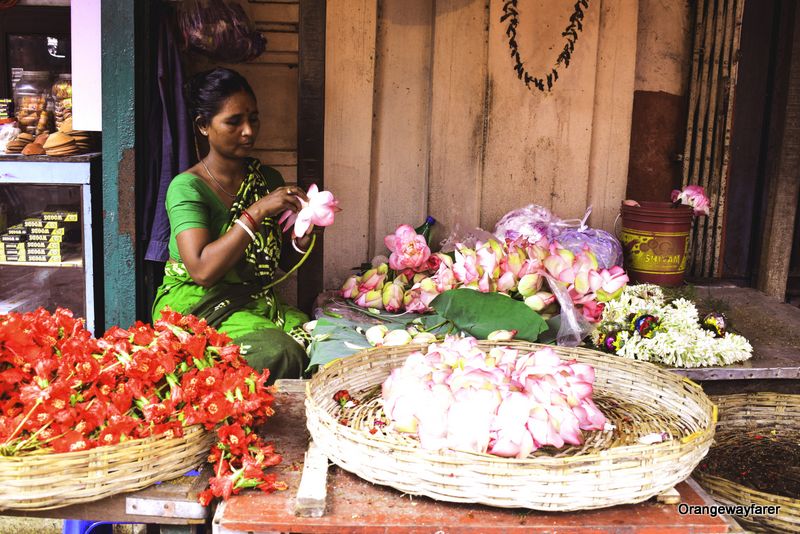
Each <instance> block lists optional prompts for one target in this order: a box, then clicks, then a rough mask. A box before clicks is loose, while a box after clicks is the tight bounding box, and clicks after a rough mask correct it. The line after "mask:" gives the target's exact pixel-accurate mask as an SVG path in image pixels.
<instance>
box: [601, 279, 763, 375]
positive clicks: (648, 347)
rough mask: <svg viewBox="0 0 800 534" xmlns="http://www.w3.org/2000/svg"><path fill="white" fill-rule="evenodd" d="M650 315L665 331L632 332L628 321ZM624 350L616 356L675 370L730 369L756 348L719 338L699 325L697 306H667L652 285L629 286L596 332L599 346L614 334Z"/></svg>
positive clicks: (609, 305) (605, 311) (728, 337)
mask: <svg viewBox="0 0 800 534" xmlns="http://www.w3.org/2000/svg"><path fill="white" fill-rule="evenodd" d="M641 314H648V315H653V316H655V317H658V319H659V323H660V327H659V328H658V329H657V330H656V332H655V334H654V335H653V337H652V338H646V337H642V336H641V335H639V333H638V332H635V331H633V332H631V331H629V330H626V329H627V328H629V322H630V321H629V317H630V316H631V315H633V316H637V315H641ZM614 325H619V326H620V328H622V330H620V331H619V332H618V334H617V340H618V343H619V344H620V348H619V350H618V351H617V355H619V356H622V357H624V358H630V359H633V360H643V361H650V362H656V363H661V364H664V365H668V366H670V367H704V366H718V365H728V364H731V363H735V362H740V361H744V360H747V359H749V358H750V357H751V356H752V352H753V347H752V346H751V345H750V343H749V342H748V341H747V339H745V338H744V337H742V336H740V335H738V334H733V333H730V332H728V333H726V334H725V335H724V336H722V337H715V336H714V334H713V333H712V332H710V331H708V330H705V329H703V328H702V327H701V326H700V323H699V315H698V311H697V308H696V307H695V305H694V304H693V303H692V302H691V301H689V300H686V299H682V298H681V299H676V300H674V301H672V302H671V303H669V304H667V303H666V302H665V299H664V293H663V291H662V290H661V288H660V287H658V286H656V285H652V284H639V285H633V286H628V287H626V288H625V290H624V291H623V292H622V295H620V297H619V299H617V300H613V301H610V302H607V303H606V305H605V308H604V309H603V319H602V322H601V324H600V328H598V329H597V330H595V332H594V333H593V334H592V341H593V342H594V344H595V345H597V346H599V345H600V342H601V339H602V336H603V334H602V332H604V331H610V330H614Z"/></svg>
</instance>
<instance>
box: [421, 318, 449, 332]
mask: <svg viewBox="0 0 800 534" xmlns="http://www.w3.org/2000/svg"><path fill="white" fill-rule="evenodd" d="M449 322H450V321H448V320H447V319H445V320H444V321H442V322H441V323H439V324H437V325H433V326H432V327H430V328H426V329H425V330H423V332H433V331H434V330H436V329H438V328H441V327H443V326H444V325H446V324H447V323H449Z"/></svg>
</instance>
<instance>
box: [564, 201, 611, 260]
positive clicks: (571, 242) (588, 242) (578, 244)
mask: <svg viewBox="0 0 800 534" xmlns="http://www.w3.org/2000/svg"><path fill="white" fill-rule="evenodd" d="M591 213H592V207H591V206H589V207H588V208H587V209H586V214H585V215H584V216H583V219H581V221H580V225H579V226H578V227H577V228H574V227H573V228H568V229H566V230H563V231H561V232H560V233H559V234H558V235H557V236H556V241H558V242H559V244H561V246H563V247H564V248H566V249H568V250H570V251H571V252H573V253H575V254H577V253H578V252H580V251H581V250H583V248H584V247H589V250H591V251H592V252H593V253H594V255H595V257H597V263H598V265H599V267H600V268H601V269H610V268H611V267H613V266H614V265H620V266H621V265H622V245H621V244H620V242H619V240H618V239H617V238H616V237H614V235H613V234H611V233H609V232H606V231H605V230H600V229H598V228H589V227H588V226H586V220H587V219H588V218H589V215H591Z"/></svg>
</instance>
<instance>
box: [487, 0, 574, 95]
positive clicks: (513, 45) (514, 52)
mask: <svg viewBox="0 0 800 534" xmlns="http://www.w3.org/2000/svg"><path fill="white" fill-rule="evenodd" d="M584 9H589V0H578V1H577V2H575V11H573V13H572V15H570V17H569V25H567V29H565V30H564V31H563V32H561V35H562V37H566V38H567V42H566V43H565V44H564V49H563V50H562V51H561V53H560V54H559V55H558V59H557V60H556V64H555V66H554V67H553V68H552V69H551V70H550V72H549V73H548V74H547V75H545V76H543V77H541V78H540V77H536V76H531V74H530V73H529V72H528V71H527V69H525V67H524V66H523V64H522V56H520V54H519V44H518V43H517V26H518V25H519V10H518V9H517V0H507V1H506V3H505V4H503V16H502V17H500V22H505V21H508V27H507V28H506V36H507V37H508V48H510V49H511V57H512V58H514V70H515V71H516V72H517V78H519V79H520V80H523V81H524V82H525V85H526V86H527V87H528V89H530V90H531V91H532V90H533V87H536V88H537V89H539V90H540V91H542V92H544V91H548V92H549V91H551V90H552V88H553V84H554V83H556V80H558V68H559V67H560V66H561V65H564V68H567V67H569V61H570V59H571V58H572V52H573V51H574V50H575V42H576V41H577V40H578V34H579V33H580V32H581V31H583V16H584V13H583V10H584ZM532 86H533V87H532Z"/></svg>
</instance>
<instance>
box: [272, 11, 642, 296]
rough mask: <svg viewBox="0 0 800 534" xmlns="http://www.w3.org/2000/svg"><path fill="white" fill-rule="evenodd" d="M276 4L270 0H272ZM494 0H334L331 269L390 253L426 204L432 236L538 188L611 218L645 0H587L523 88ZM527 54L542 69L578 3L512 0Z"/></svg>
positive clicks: (485, 218)
mask: <svg viewBox="0 0 800 534" xmlns="http://www.w3.org/2000/svg"><path fill="white" fill-rule="evenodd" d="M267 5H269V4H267ZM502 8H503V2H501V1H499V0H435V1H432V0H328V2H327V30H326V31H327V47H326V95H325V98H326V104H325V105H326V112H325V187H326V189H329V190H331V191H333V192H334V193H335V194H336V195H337V197H338V198H339V199H340V205H341V207H342V208H343V210H344V211H342V212H341V213H340V214H339V215H338V217H337V221H336V224H335V225H334V226H332V227H330V228H328V229H326V237H325V273H324V284H325V287H327V288H334V287H338V286H339V285H340V284H341V282H342V280H343V279H344V277H345V276H347V275H348V274H349V269H350V268H351V267H353V266H355V265H358V264H359V263H360V262H362V261H365V260H367V259H369V258H370V257H372V256H373V255H375V254H379V253H383V252H384V251H385V248H384V246H383V237H384V236H385V235H386V234H387V233H390V232H392V231H393V230H394V228H395V227H396V226H397V225H399V224H401V223H409V224H411V225H413V226H416V225H418V224H420V223H421V221H422V220H423V219H424V217H425V215H426V214H430V215H432V216H434V217H435V218H436V219H437V220H439V222H440V225H439V227H438V231H437V232H436V233H435V234H434V237H436V238H438V239H441V238H442V237H444V236H445V235H446V234H447V233H449V231H450V230H451V229H452V228H453V227H454V226H455V225H456V224H460V225H462V227H474V226H480V227H483V228H486V229H492V228H493V226H494V224H495V223H496V221H497V220H498V219H499V218H500V217H501V216H502V215H503V214H504V213H506V212H507V211H509V210H511V209H514V208H517V207H520V206H524V205H526V204H529V203H537V204H541V205H543V206H546V207H548V208H550V209H551V210H553V211H554V212H555V213H556V214H557V215H559V216H561V217H563V218H574V217H580V216H582V215H583V213H584V210H585V209H586V206H587V205H589V204H591V205H592V206H593V207H594V212H593V215H592V219H591V223H592V224H593V225H595V226H599V227H602V228H606V229H611V228H612V226H613V223H614V219H615V217H616V214H617V212H618V207H619V203H620V201H621V200H622V199H623V196H624V194H625V188H626V183H627V174H628V154H629V147H630V126H631V109H632V101H633V89H634V77H635V70H636V43H637V22H638V0H592V1H591V2H590V7H589V9H588V11H587V15H586V19H585V21H584V31H583V33H582V34H581V35H580V38H579V40H578V42H577V46H576V49H575V52H574V54H573V59H572V63H571V64H570V67H569V68H568V69H563V68H562V69H560V71H559V80H558V82H557V83H556V85H555V86H554V88H553V91H552V92H551V93H541V92H539V91H538V90H536V91H529V90H528V89H527V88H526V87H525V85H524V84H523V83H522V82H521V81H520V80H518V79H517V77H516V73H515V71H514V70H513V63H512V59H511V57H510V55H509V49H508V42H507V37H506V35H505V29H506V25H505V23H501V22H500V17H501V16H502ZM519 9H520V16H519V19H520V25H519V28H518V42H519V48H520V53H521V55H522V58H523V61H524V64H525V67H526V68H527V69H528V70H529V71H531V72H532V73H534V74H541V73H546V72H548V71H549V69H550V68H551V67H552V66H553V65H554V63H555V60H556V58H557V55H558V53H559V51H560V49H561V47H563V44H564V41H563V37H562V36H561V35H560V34H561V32H562V31H563V30H564V28H566V26H567V24H568V17H569V15H570V14H571V13H572V9H573V3H572V2H567V1H564V2H553V1H552V0H520V1H519Z"/></svg>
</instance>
